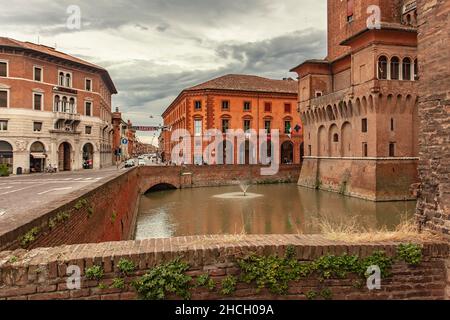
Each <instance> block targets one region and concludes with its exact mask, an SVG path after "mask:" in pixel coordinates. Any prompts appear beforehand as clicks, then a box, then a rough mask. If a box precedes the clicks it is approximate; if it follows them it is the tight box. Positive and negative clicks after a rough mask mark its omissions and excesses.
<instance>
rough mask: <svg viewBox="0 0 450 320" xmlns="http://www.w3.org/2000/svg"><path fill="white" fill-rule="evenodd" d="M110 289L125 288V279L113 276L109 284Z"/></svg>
mask: <svg viewBox="0 0 450 320" xmlns="http://www.w3.org/2000/svg"><path fill="white" fill-rule="evenodd" d="M110 288H112V289H120V290H122V289H125V280H124V279H122V278H115V279H113V282H112V284H111V286H110Z"/></svg>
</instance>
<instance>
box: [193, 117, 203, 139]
mask: <svg viewBox="0 0 450 320" xmlns="http://www.w3.org/2000/svg"><path fill="white" fill-rule="evenodd" d="M194 130H195V136H196V137H200V136H201V135H202V132H203V122H202V120H194Z"/></svg>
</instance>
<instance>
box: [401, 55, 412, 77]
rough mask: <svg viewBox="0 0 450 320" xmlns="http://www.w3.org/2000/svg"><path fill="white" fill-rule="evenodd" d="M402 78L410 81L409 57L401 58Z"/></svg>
mask: <svg viewBox="0 0 450 320" xmlns="http://www.w3.org/2000/svg"><path fill="white" fill-rule="evenodd" d="M402 77H403V78H402V79H403V80H407V81H410V80H411V59H410V58H405V59H403V67H402Z"/></svg>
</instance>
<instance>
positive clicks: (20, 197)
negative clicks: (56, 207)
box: [0, 167, 125, 224]
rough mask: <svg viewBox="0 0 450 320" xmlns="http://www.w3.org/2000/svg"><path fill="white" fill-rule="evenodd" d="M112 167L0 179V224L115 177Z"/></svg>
mask: <svg viewBox="0 0 450 320" xmlns="http://www.w3.org/2000/svg"><path fill="white" fill-rule="evenodd" d="M123 170H125V169H120V170H117V169H116V168H115V167H111V168H108V169H102V170H86V171H78V172H63V173H55V174H32V175H23V176H12V177H6V178H0V224H2V222H6V220H10V219H14V216H16V215H20V214H26V213H27V212H30V211H32V210H33V209H37V208H42V207H44V206H45V205H48V204H50V203H53V202H55V201H58V200H60V199H62V198H63V197H64V195H67V194H69V193H72V192H74V191H77V190H80V189H83V188H85V187H87V186H90V185H92V184H94V183H97V182H101V181H103V180H107V179H108V178H110V177H112V176H114V175H116V174H117V173H118V171H123Z"/></svg>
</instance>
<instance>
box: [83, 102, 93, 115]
mask: <svg viewBox="0 0 450 320" xmlns="http://www.w3.org/2000/svg"><path fill="white" fill-rule="evenodd" d="M84 109H85V115H86V116H88V117H92V102H89V101H86V102H85V108H84Z"/></svg>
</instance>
